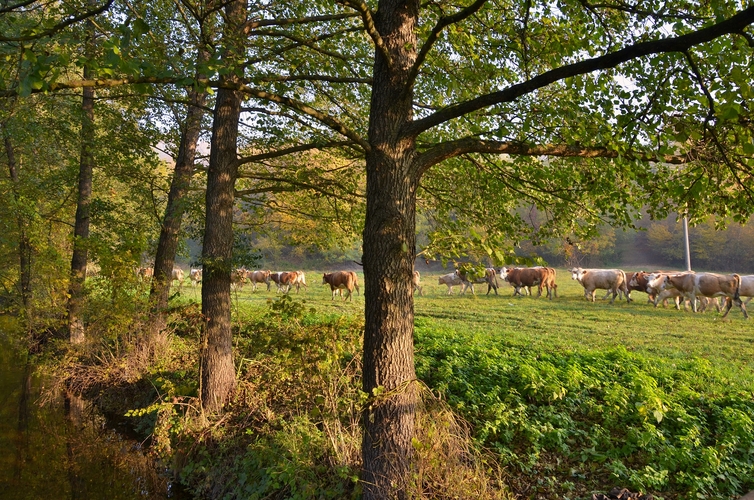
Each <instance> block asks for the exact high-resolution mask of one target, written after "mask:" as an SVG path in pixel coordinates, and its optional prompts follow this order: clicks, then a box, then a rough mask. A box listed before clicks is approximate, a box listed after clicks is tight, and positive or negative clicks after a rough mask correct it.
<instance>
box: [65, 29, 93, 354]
mask: <svg viewBox="0 0 754 500" xmlns="http://www.w3.org/2000/svg"><path fill="white" fill-rule="evenodd" d="M94 36H95V31H94V23H93V22H92V20H91V19H88V20H87V21H86V40H85V41H84V46H85V49H84V52H85V54H86V55H87V56H88V57H89V58H93V56H94V43H95V41H94ZM91 77H92V69H91V67H90V63H88V62H87V63H86V64H85V65H84V79H85V80H89V79H91ZM93 146H94V88H93V87H84V88H83V89H82V96H81V157H80V159H79V182H78V198H77V203H76V219H75V222H74V229H73V255H72V257H71V278H70V279H71V281H70V284H69V287H68V293H69V299H68V335H69V338H70V341H71V343H72V344H80V343H82V342H84V340H85V338H86V331H85V326H84V318H83V311H82V309H83V302H84V282H85V280H86V264H87V256H88V241H87V240H88V239H89V222H90V220H89V217H90V203H91V198H92V180H93V175H94V154H93V151H92V148H93Z"/></svg>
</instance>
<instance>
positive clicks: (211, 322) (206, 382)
mask: <svg viewBox="0 0 754 500" xmlns="http://www.w3.org/2000/svg"><path fill="white" fill-rule="evenodd" d="M245 22H246V2H245V0H232V1H231V2H229V3H228V4H226V6H225V24H224V26H223V47H224V53H223V54H222V58H221V61H222V63H223V65H224V66H225V67H226V68H227V69H228V71H227V73H225V74H224V75H223V76H222V77H221V82H220V86H221V88H220V90H218V92H217V98H216V101H215V111H214V117H213V123H212V140H211V143H210V157H209V170H208V171H207V193H206V207H207V211H206V214H207V215H206V223H205V226H204V241H203V245H202V266H203V268H204V274H203V276H202V315H203V316H204V320H205V323H204V333H203V337H204V341H203V345H202V355H201V360H200V363H201V387H202V391H201V397H202V406H203V407H204V408H205V409H207V410H208V411H217V410H220V409H221V408H222V407H223V405H224V404H225V403H226V402H227V400H228V398H229V396H230V394H231V393H232V391H233V390H234V389H235V385H236V374H235V369H234V365H233V344H232V340H233V339H232V332H231V330H230V273H231V261H232V257H233V255H232V250H233V211H234V208H233V205H234V190H235V182H236V178H237V176H238V161H237V148H238V145H237V141H238V127H239V119H240V116H241V102H242V100H243V95H242V94H241V92H239V91H238V90H235V89H234V88H233V87H237V86H238V84H239V81H240V76H239V74H238V72H239V71H241V72H242V71H243V70H242V68H243V63H244V60H245V57H244V56H245V44H244V39H243V34H244V24H245Z"/></svg>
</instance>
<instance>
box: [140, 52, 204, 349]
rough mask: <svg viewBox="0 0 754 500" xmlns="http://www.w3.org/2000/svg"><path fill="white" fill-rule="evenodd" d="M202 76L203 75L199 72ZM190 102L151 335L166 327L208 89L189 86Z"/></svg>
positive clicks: (164, 232) (160, 246) (165, 223)
mask: <svg viewBox="0 0 754 500" xmlns="http://www.w3.org/2000/svg"><path fill="white" fill-rule="evenodd" d="M207 58H208V55H207V52H206V50H204V49H200V50H199V57H198V61H197V63H198V65H202V64H204V63H206V61H207ZM197 77H198V78H202V77H203V75H201V74H198V75H197ZM188 98H189V105H188V111H187V113H186V120H185V122H184V124H183V129H182V130H181V138H180V144H179V147H178V156H177V157H176V160H175V167H174V169H173V178H172V180H171V182H170V192H169V193H168V201H167V206H166V207H165V216H164V218H163V220H162V226H161V229H160V239H159V241H158V243H157V253H156V255H155V261H154V279H153V280H152V288H151V291H150V298H149V301H150V304H151V306H150V307H151V309H152V317H151V320H150V323H151V325H150V336H151V337H153V338H154V337H156V335H157V334H158V333H159V332H160V331H162V330H163V329H164V328H165V322H166V314H167V313H166V310H167V305H168V298H169V296H170V284H171V283H172V281H173V278H172V275H173V267H174V265H175V254H176V250H177V249H178V243H179V236H180V228H181V222H182V220H183V214H184V213H185V211H186V195H187V194H188V190H189V187H190V184H191V178H192V176H193V175H194V169H195V165H194V160H195V158H196V147H197V144H198V142H199V135H200V133H201V131H202V116H203V115H204V112H205V111H204V106H205V104H206V101H207V92H206V90H199V89H194V88H192V89H189V92H188Z"/></svg>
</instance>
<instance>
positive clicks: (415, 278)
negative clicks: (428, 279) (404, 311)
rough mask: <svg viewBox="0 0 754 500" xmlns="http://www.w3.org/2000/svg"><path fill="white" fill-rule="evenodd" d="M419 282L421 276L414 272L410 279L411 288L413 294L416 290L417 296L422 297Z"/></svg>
mask: <svg viewBox="0 0 754 500" xmlns="http://www.w3.org/2000/svg"><path fill="white" fill-rule="evenodd" d="M420 281H421V275H420V274H419V271H414V276H413V278H412V279H411V286H412V287H413V293H416V291H417V290H419V295H424V293H423V292H422V286H421V285H420V284H419V283H420Z"/></svg>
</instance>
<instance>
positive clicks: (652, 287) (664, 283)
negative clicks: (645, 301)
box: [647, 273, 673, 293]
mask: <svg viewBox="0 0 754 500" xmlns="http://www.w3.org/2000/svg"><path fill="white" fill-rule="evenodd" d="M672 287H673V285H672V283H670V279H669V277H668V275H667V274H662V273H652V274H650V275H648V276H647V293H655V292H661V291H663V290H665V289H666V288H672Z"/></svg>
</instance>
